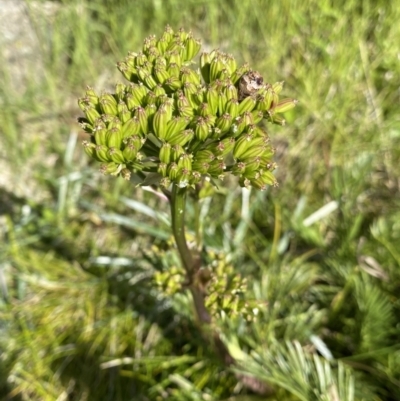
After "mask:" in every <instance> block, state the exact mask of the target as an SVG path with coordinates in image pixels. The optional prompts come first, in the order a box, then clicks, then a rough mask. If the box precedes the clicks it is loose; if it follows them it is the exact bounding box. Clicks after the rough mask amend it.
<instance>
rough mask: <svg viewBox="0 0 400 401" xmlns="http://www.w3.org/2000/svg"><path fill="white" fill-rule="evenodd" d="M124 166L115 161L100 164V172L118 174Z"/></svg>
mask: <svg viewBox="0 0 400 401" xmlns="http://www.w3.org/2000/svg"><path fill="white" fill-rule="evenodd" d="M121 169H122V166H121V165H120V164H117V163H114V162H109V163H107V164H102V165H101V166H100V172H101V173H102V174H104V175H106V174H107V175H108V174H110V175H118V174H119V172H120V171H121Z"/></svg>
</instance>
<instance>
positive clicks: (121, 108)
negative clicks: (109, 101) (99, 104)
mask: <svg viewBox="0 0 400 401" xmlns="http://www.w3.org/2000/svg"><path fill="white" fill-rule="evenodd" d="M117 107H118V117H119V119H120V120H121V122H122V123H126V122H127V121H128V120H129V119H130V118H131V112H130V111H129V110H128V107H127V105H126V103H125V102H124V101H122V100H120V101H119V103H118V106H117Z"/></svg>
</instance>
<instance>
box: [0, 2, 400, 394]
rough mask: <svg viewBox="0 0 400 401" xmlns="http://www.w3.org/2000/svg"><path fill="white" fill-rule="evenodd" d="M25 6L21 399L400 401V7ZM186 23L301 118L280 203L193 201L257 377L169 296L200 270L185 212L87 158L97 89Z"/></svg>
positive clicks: (5, 161)
mask: <svg viewBox="0 0 400 401" xmlns="http://www.w3.org/2000/svg"><path fill="white" fill-rule="evenodd" d="M38 3H40V6H39V7H37V4H38ZM42 3H43V4H42ZM24 4H25V6H26V8H25V11H26V12H25V14H24V15H25V17H26V18H27V20H25V19H23V18H22V17H21V27H22V26H25V25H24V24H26V25H29V26H30V27H31V28H32V31H29V32H30V33H29V35H28V36H30V37H31V38H34V42H32V44H31V46H32V48H33V49H34V56H35V57H32V58H30V57H29V56H26V55H25V54H24V53H23V52H20V51H19V50H20V49H21V46H20V45H16V44H15V43H14V44H11V48H12V52H7V50H6V49H7V48H6V47H5V45H3V42H1V43H2V46H1V51H0V53H1V54H0V60H1V63H0V77H1V78H0V79H1V82H2V85H1V87H0V106H1V107H0V120H1V122H2V124H1V126H0V132H1V135H0V154H1V158H0V168H1V171H2V174H1V179H0V293H1V300H0V332H1V333H0V334H1V337H0V338H1V339H0V353H1V357H0V373H1V374H0V399H5V400H90V401H91V400H93V401H94V400H100V401H103V400H104V401H106V400H116V401H122V400H123V401H126V400H162V399H168V400H170V399H171V400H188V399H193V400H230V401H239V400H242V401H243V400H246V401H250V400H253V401H255V400H260V399H263V400H267V399H269V400H275V401H289V400H330V401H336V400H341V401H343V400H357V401H358V400H366V401H367V400H368V401H369V400H376V401H378V400H379V401H393V400H400V396H399V394H400V388H399V387H400V386H399V383H400V345H399V344H400V328H399V325H398V322H399V320H400V301H399V288H400V273H399V272H400V269H399V267H400V253H399V250H398V248H399V246H398V244H399V240H400V224H399V221H400V220H399V217H400V216H399V207H400V202H399V199H400V196H399V193H400V190H399V180H398V177H399V176H400V169H399V165H400V163H399V160H400V146H399V142H400V120H399V113H398V103H399V94H398V79H397V77H398V76H400V68H399V63H398V46H396V45H395V44H396V43H399V42H400V28H399V27H398V25H399V24H398V20H399V19H400V6H399V5H397V3H396V2H387V1H384V0H378V1H372V0H367V1H363V2H357V1H355V0H348V1H339V2H336V3H334V2H321V1H316V0H308V1H304V2H298V1H294V0H283V1H279V2H276V1H275V2H272V1H266V0H254V1H243V0H241V1H239V0H222V1H218V2H217V1H207V2H204V1H203V2H199V1H195V0H189V1H185V2H183V1H178V0H163V1H137V2H131V1H127V0H126V1H123V0H119V1H117V0H114V1H111V0H107V1H100V0H95V1H90V2H89V1H68V2H67V1H59V2H56V1H52V2H44V1H43V2H31V1H26V2H24ZM49 4H50V6H49ZM2 12H3V10H2ZM25 17H24V18H25ZM24 21H25V22H24ZM26 21H27V22H26ZM167 24H170V25H171V26H172V27H173V28H174V29H179V28H180V27H181V26H183V27H184V28H185V29H186V30H190V29H191V30H192V31H193V34H194V35H195V36H196V37H200V38H202V40H203V43H204V44H205V45H206V46H209V50H211V49H213V48H216V47H219V48H220V49H221V51H223V52H228V53H232V54H234V55H235V58H237V59H238V63H239V65H240V64H241V63H244V62H246V61H248V62H250V63H251V65H252V67H253V68H254V69H256V70H257V71H259V72H260V73H261V74H262V75H263V77H264V78H265V80H266V81H268V82H276V81H278V80H279V81H280V80H284V81H285V89H284V91H283V92H285V91H287V94H290V95H293V96H294V97H296V98H297V99H299V101H300V103H299V106H298V107H296V109H294V110H292V111H290V112H289V113H287V115H285V117H286V118H287V120H288V124H287V126H286V127H285V128H284V129H281V128H280V127H278V126H271V125H269V126H268V131H269V135H270V137H271V143H272V145H273V146H274V147H275V148H276V155H275V156H276V157H275V161H276V162H277V164H278V166H279V168H278V169H277V170H276V178H277V180H278V181H279V183H280V187H279V188H270V189H268V190H266V191H265V192H262V193H259V192H257V193H256V192H255V191H254V192H249V191H247V190H241V189H240V188H238V186H237V181H235V177H232V178H228V177H227V179H226V181H225V182H224V188H222V187H221V188H219V189H215V188H214V189H213V188H211V189H207V191H211V192H213V197H212V198H210V197H204V198H202V199H201V200H200V201H197V200H195V199H193V200H189V204H188V207H189V209H188V211H187V221H188V223H189V229H188V231H189V232H188V234H189V235H188V237H189V239H190V240H191V239H192V238H193V239H194V240H196V241H198V240H199V239H198V238H196V236H199V235H200V236H201V239H202V242H203V245H204V255H203V257H204V260H205V262H206V265H207V267H208V269H209V270H210V272H211V276H212V277H213V280H211V281H210V282H209V283H208V285H209V287H208V288H209V290H210V293H209V296H210V298H209V299H210V300H211V301H210V303H211V304H213V305H218V306H223V308H224V309H223V313H215V315H214V316H215V317H217V321H216V326H217V329H218V330H219V331H220V332H221V333H222V334H223V337H224V338H225V340H224V341H225V343H226V344H227V346H228V347H229V349H230V350H232V352H233V353H234V356H235V357H236V358H237V359H238V360H239V361H240V364H239V365H238V366H236V367H235V369H233V368H229V367H227V366H226V365H224V364H223V363H221V361H220V360H219V359H218V358H217V357H216V355H215V353H214V351H213V350H212V349H210V346H209V342H208V339H207V338H204V337H203V336H202V335H201V333H200V331H199V329H198V327H197V323H196V322H195V321H193V318H192V316H193V311H192V304H191V299H190V294H189V293H188V292H187V291H186V290H184V289H183V290H180V289H179V288H180V287H179V286H180V285H181V282H180V281H179V280H178V281H177V282H175V281H174V280H173V279H170V280H168V281H166V279H165V277H167V276H170V277H173V274H171V273H173V272H174V271H179V268H180V266H179V259H178V257H177V254H176V250H175V249H174V247H173V245H172V244H171V241H170V239H171V232H170V229H169V226H170V217H169V213H168V212H169V211H168V203H167V202H166V200H165V198H163V196H162V195H159V194H155V193H154V192H153V191H152V190H151V188H143V189H142V188H135V183H134V184H132V183H131V182H129V183H127V182H125V181H124V180H122V179H118V180H110V179H108V178H104V177H103V176H102V175H101V174H99V173H98V171H97V166H96V165H92V164H91V163H90V162H89V161H88V160H87V157H86V155H85V154H83V152H82V150H81V148H80V146H77V143H80V142H81V141H82V139H84V138H81V137H80V134H76V121H75V119H76V117H77V116H78V115H79V113H80V112H79V110H78V107H77V106H76V104H75V99H76V98H77V97H78V96H79V95H80V94H81V93H82V90H83V88H84V87H85V86H86V85H87V84H88V83H90V84H91V85H92V86H93V87H95V89H96V90H97V91H99V93H100V92H101V91H103V90H105V91H110V90H112V89H113V87H109V86H108V85H109V84H111V83H112V84H113V83H115V82H118V80H120V77H119V74H118V72H116V69H115V62H116V61H117V60H120V59H122V58H123V57H124V56H125V55H126V54H127V52H128V51H134V50H135V49H138V48H139V47H140V45H141V43H142V41H143V39H144V38H145V37H146V36H148V35H149V34H157V35H160V34H161V33H162V31H163V29H164V27H165V25H167ZM10 25H11V24H10ZM4 37H5V38H6V35H4ZM9 37H10V36H7V38H9ZM1 40H2V41H3V39H1ZM4 43H6V42H4ZM6 44H7V43H6ZM7 45H8V44H7ZM10 54H11V55H12V57H10ZM36 62H38V63H39V64H35V63H36ZM287 94H285V93H283V95H284V96H286V95H287ZM204 192H206V190H205V191H204ZM204 192H203V194H204ZM244 284H245V285H244ZM169 286H171V288H172V291H171V288H170V287H169ZM174 286H175V287H174ZM235 286H237V287H240V292H239V293H238V292H235V289H234V290H233V292H232V288H233V287H235ZM226 290H228V291H227V294H223V292H224V291H226ZM216 291H217V292H218V293H217V294H216ZM244 301H245V302H244ZM217 310H218V309H217ZM220 312H221V311H220ZM205 337H207V336H205ZM257 388H258V389H259V390H260V389H263V390H264V393H263V394H255V393H256V392H257V391H256V390H257ZM251 389H253V390H251Z"/></svg>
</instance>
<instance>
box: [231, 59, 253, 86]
mask: <svg viewBox="0 0 400 401" xmlns="http://www.w3.org/2000/svg"><path fill="white" fill-rule="evenodd" d="M249 71H250V66H249V65H248V64H247V63H246V64H244V65H242V66H241V67H239V68H238V69H236V70H235V71H234V72H233V74H232V75H231V81H232V83H233V84H234V85H236V83H237V82H238V81H239V79H240V78H242V76H243V75H244V74H246V73H248V72H249Z"/></svg>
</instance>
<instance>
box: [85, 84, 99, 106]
mask: <svg viewBox="0 0 400 401" xmlns="http://www.w3.org/2000/svg"><path fill="white" fill-rule="evenodd" d="M85 95H86V96H85V99H86V100H87V101H88V103H89V104H90V105H91V106H93V107H96V106H98V104H99V97H98V96H97V94H96V92H95V91H94V90H93V89H92V88H91V87H90V86H88V87H87V88H86V93H85Z"/></svg>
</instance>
